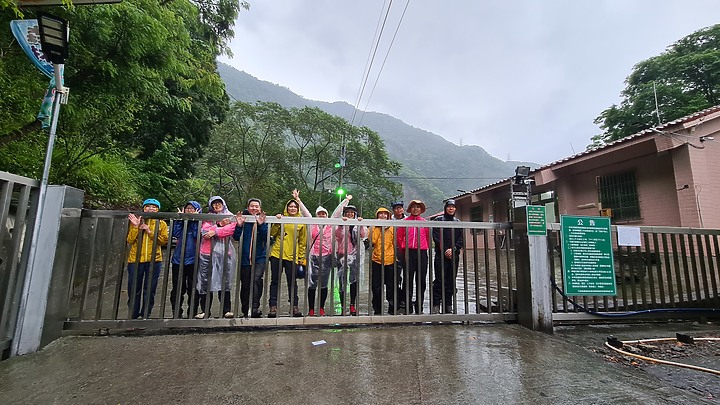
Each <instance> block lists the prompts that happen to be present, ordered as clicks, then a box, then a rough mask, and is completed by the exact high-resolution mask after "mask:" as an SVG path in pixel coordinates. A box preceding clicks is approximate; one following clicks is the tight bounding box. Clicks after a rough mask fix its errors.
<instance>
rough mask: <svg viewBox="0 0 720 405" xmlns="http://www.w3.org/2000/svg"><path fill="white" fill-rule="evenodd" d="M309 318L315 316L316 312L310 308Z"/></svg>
mask: <svg viewBox="0 0 720 405" xmlns="http://www.w3.org/2000/svg"><path fill="white" fill-rule="evenodd" d="M307 316H315V310H314V309H312V308H310V310H309V311H308V315H307Z"/></svg>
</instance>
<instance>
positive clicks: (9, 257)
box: [0, 172, 40, 358]
mask: <svg viewBox="0 0 720 405" xmlns="http://www.w3.org/2000/svg"><path fill="white" fill-rule="evenodd" d="M39 189H40V182H39V181H37V180H33V179H29V178H25V177H21V176H17V175H14V174H11V173H6V172H0V225H1V226H0V352H2V358H5V357H7V351H8V349H9V348H10V345H11V342H12V338H13V335H14V333H15V323H16V321H17V316H18V309H19V307H20V294H21V292H22V288H23V282H24V280H25V267H26V266H25V264H26V262H27V251H28V249H29V247H30V237H31V235H32V228H33V226H34V222H35V212H36V210H37V198H38V193H39Z"/></svg>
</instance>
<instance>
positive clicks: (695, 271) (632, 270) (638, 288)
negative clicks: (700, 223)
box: [548, 224, 720, 320]
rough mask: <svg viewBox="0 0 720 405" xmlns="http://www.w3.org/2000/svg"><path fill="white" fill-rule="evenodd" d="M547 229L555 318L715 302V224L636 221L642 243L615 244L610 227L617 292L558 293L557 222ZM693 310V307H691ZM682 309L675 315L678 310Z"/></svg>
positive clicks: (718, 297) (667, 312) (665, 313)
mask: <svg viewBox="0 0 720 405" xmlns="http://www.w3.org/2000/svg"><path fill="white" fill-rule="evenodd" d="M549 228H551V230H549V232H548V251H549V252H548V254H549V261H550V271H551V274H552V275H551V278H552V280H553V281H554V283H555V285H556V288H554V289H553V295H552V301H553V302H552V307H553V312H554V314H553V317H554V319H555V320H588V319H593V318H595V319H596V317H593V316H592V315H589V314H588V311H589V312H599V313H603V314H608V315H610V316H612V315H620V314H628V315H630V314H656V315H657V316H659V317H664V318H671V317H675V318H678V317H687V316H689V315H691V314H692V313H693V312H696V315H698V314H702V313H703V310H705V309H708V310H710V309H715V310H717V308H720V290H719V288H718V286H719V285H720V258H719V257H718V255H717V254H718V252H720V241H719V240H718V237H719V236H720V230H718V229H698V228H676V227H640V234H641V246H637V247H628V246H618V243H617V227H616V226H613V227H612V244H613V256H614V259H615V260H614V263H615V278H616V283H617V295H616V296H614V297H607V296H580V297H571V299H572V301H570V300H568V299H566V297H564V294H563V291H562V290H563V274H562V266H561V263H562V262H561V261H562V256H561V252H562V249H560V247H559V243H560V236H559V224H552V225H551V226H550V227H549ZM696 310H697V311H696ZM681 312H683V313H685V314H684V315H678V314H679V313H681Z"/></svg>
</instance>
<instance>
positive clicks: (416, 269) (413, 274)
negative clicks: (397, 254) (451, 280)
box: [401, 249, 428, 314]
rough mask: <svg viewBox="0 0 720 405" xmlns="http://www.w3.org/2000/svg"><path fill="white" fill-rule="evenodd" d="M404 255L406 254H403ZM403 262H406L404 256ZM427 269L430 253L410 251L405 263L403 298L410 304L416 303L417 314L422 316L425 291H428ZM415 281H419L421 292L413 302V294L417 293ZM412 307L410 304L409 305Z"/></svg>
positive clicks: (416, 250)
mask: <svg viewBox="0 0 720 405" xmlns="http://www.w3.org/2000/svg"><path fill="white" fill-rule="evenodd" d="M403 253H404V252H403ZM402 260H405V257H404V255H403V257H402ZM427 267H428V252H427V250H418V249H408V257H407V262H405V263H403V270H404V272H403V283H404V285H403V290H402V295H401V296H402V297H407V299H408V300H409V301H410V302H415V308H414V310H415V313H418V314H421V313H422V310H423V301H425V290H426V289H427ZM415 281H417V283H418V286H419V287H420V291H419V292H418V295H417V296H416V297H415V301H413V299H412V297H413V292H414V291H415V285H414V283H415ZM408 307H410V303H408Z"/></svg>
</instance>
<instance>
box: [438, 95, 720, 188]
mask: <svg viewBox="0 0 720 405" xmlns="http://www.w3.org/2000/svg"><path fill="white" fill-rule="evenodd" d="M718 111H720V105H716V106H713V107H710V108H706V109H704V110H702V111H698V112H696V113H692V114H690V115H686V116H684V117H681V118H678V119H676V120H672V121H669V122H666V123H664V124H662V125H660V126H657V127H653V128H648V129H644V130H642V131H640V132H638V133H635V134H632V135H628V136H626V137H625V138H621V139H618V140H615V141H613V142H610V143H607V144H604V145H601V146H598V147H596V148H592V149H588V150H585V151H582V152H580V153H576V154H574V155H572V156H568V157H566V158H562V159H559V160H556V161H554V162H550V163H548V164H546V165H543V166H540V167H538V168H536V169H533V170H531V171H530V174H532V173H534V172H537V171H539V170H543V169H547V168H550V167H553V166H555V165H558V164H560V163H566V162H568V161H571V160H574V159H577V158H579V157H582V156H587V155H591V154H593V153H595V152H598V151H601V150H604V149H607V148H610V147H613V146H616V145H619V144H622V143H627V142H630V141H633V140H636V139H638V138H641V137H644V136H647V135H648V134H657V133H658V132H659V131H662V130H664V129H666V128H669V127H671V126H674V125H678V124H682V123H685V122H687V121H692V120H696V119H698V118H701V117H704V116H706V115H710V114H713V113H715V112H718ZM511 179H512V177H508V178H507V179H504V180H500V181H496V182H495V183H490V184H487V185H485V186H482V187H480V188H476V189H474V190H471V191H468V192H467V193H463V194H458V195H456V196H453V197H451V198H460V197H462V196H464V195H469V194H472V193H476V192H478V191H480V190H486V189H489V188H493V187H495V186H497V185H499V184H503V183H505V182H508V181H510V180H511Z"/></svg>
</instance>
